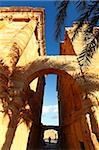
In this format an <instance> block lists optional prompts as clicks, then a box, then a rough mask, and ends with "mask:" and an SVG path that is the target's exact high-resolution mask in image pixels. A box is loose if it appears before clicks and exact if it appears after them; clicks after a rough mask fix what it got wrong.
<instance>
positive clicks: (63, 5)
mask: <svg viewBox="0 0 99 150" xmlns="http://www.w3.org/2000/svg"><path fill="white" fill-rule="evenodd" d="M68 4H69V1H68V0H63V1H61V2H60V3H59V4H58V7H57V10H58V15H57V17H56V30H55V37H56V39H58V38H59V37H60V35H61V27H62V26H63V24H64V20H65V18H66V16H67V7H68Z"/></svg>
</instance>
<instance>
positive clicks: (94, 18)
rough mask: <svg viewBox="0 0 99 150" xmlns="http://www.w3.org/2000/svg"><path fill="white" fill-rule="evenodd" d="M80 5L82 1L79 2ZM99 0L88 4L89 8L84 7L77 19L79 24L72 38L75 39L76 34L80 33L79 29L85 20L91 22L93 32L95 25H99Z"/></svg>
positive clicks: (90, 26) (90, 27)
mask: <svg viewBox="0 0 99 150" xmlns="http://www.w3.org/2000/svg"><path fill="white" fill-rule="evenodd" d="M79 3H80V4H79V6H81V5H82V3H81V2H79ZM98 5H99V4H98V2H97V1H95V2H92V3H90V4H89V5H88V4H87V7H86V8H87V9H83V10H82V13H81V15H80V17H79V18H78V19H77V22H78V26H77V27H76V28H75V31H74V35H73V37H72V40H74V39H75V37H76V35H77V34H78V33H79V30H80V29H81V28H82V26H83V24H84V23H85V22H87V23H89V24H90V25H89V29H90V31H91V32H92V30H93V27H94V26H96V25H97V23H98V21H99V20H98V16H99V11H98ZM89 29H88V30H89Z"/></svg>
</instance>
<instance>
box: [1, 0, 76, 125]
mask: <svg viewBox="0 0 99 150" xmlns="http://www.w3.org/2000/svg"><path fill="white" fill-rule="evenodd" d="M54 2H55V1H53V0H49V1H48V0H45V1H44V0H40V1H39V0H36V1H34V0H31V1H28V0H26V1H22V0H21V1H19V0H17V1H14V0H10V1H7V0H2V1H0V7H4V6H30V7H42V8H45V39H46V51H47V55H58V54H59V41H55V32H54V31H55V17H56V12H57V11H56V7H55V3H54ZM76 17H77V12H76V11H75V8H74V7H73V1H71V5H70V7H69V10H68V17H67V21H66V22H65V25H66V26H71V25H72V23H73V21H75V19H76ZM63 39H64V28H63V30H62V36H61V40H63ZM57 115H58V113H57V93H56V75H48V77H47V79H46V87H45V95H44V112H43V118H42V122H43V123H44V124H53V125H54V124H58V117H57Z"/></svg>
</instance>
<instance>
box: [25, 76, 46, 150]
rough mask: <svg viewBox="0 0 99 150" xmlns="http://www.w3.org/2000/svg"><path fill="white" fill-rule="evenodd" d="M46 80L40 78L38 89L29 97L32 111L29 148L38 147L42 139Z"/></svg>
mask: <svg viewBox="0 0 99 150" xmlns="http://www.w3.org/2000/svg"><path fill="white" fill-rule="evenodd" d="M44 86H45V81H44V77H43V78H42V77H40V78H39V79H38V84H37V90H36V92H33V94H32V95H31V97H30V98H29V105H30V108H31V111H32V118H33V119H32V126H31V129H30V134H29V139H28V145H27V146H28V149H29V148H31V149H38V148H39V146H40V141H41V136H40V135H41V114H42V104H43V94H44Z"/></svg>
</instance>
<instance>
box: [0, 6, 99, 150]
mask: <svg viewBox="0 0 99 150" xmlns="http://www.w3.org/2000/svg"><path fill="white" fill-rule="evenodd" d="M75 26H76V24H75V25H73V26H72V27H70V28H66V29H65V36H64V41H62V42H61V43H60V55H59V56H47V55H46V46H45V37H44V9H42V8H39V9H38V8H29V7H10V8H0V149H1V150H26V149H27V150H29V149H33V150H35V149H39V145H40V142H41V140H42V137H43V132H42V126H43V125H42V124H41V114H42V104H43V95H44V86H45V75H46V74H57V75H58V78H57V79H58V81H57V83H58V85H57V90H58V104H59V144H60V146H61V149H68V150H71V149H73V150H80V149H85V150H98V149H99V145H98V144H99V143H98V140H99V58H98V57H99V55H98V54H97V53H98V50H97V53H96V55H94V58H93V60H92V61H93V62H92V65H91V66H90V67H89V68H88V69H86V70H85V77H86V82H85V81H84V80H83V78H82V73H81V69H80V67H79V64H78V60H77V55H78V54H79V53H80V52H81V50H82V47H83V45H84V40H83V36H84V35H83V30H84V29H85V28H86V25H85V26H84V29H83V30H82V31H80V32H79V34H78V36H77V37H76V39H75V40H74V41H73V42H71V37H72V35H73V31H74V28H75ZM95 30H98V28H95ZM86 94H87V96H86Z"/></svg>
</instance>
